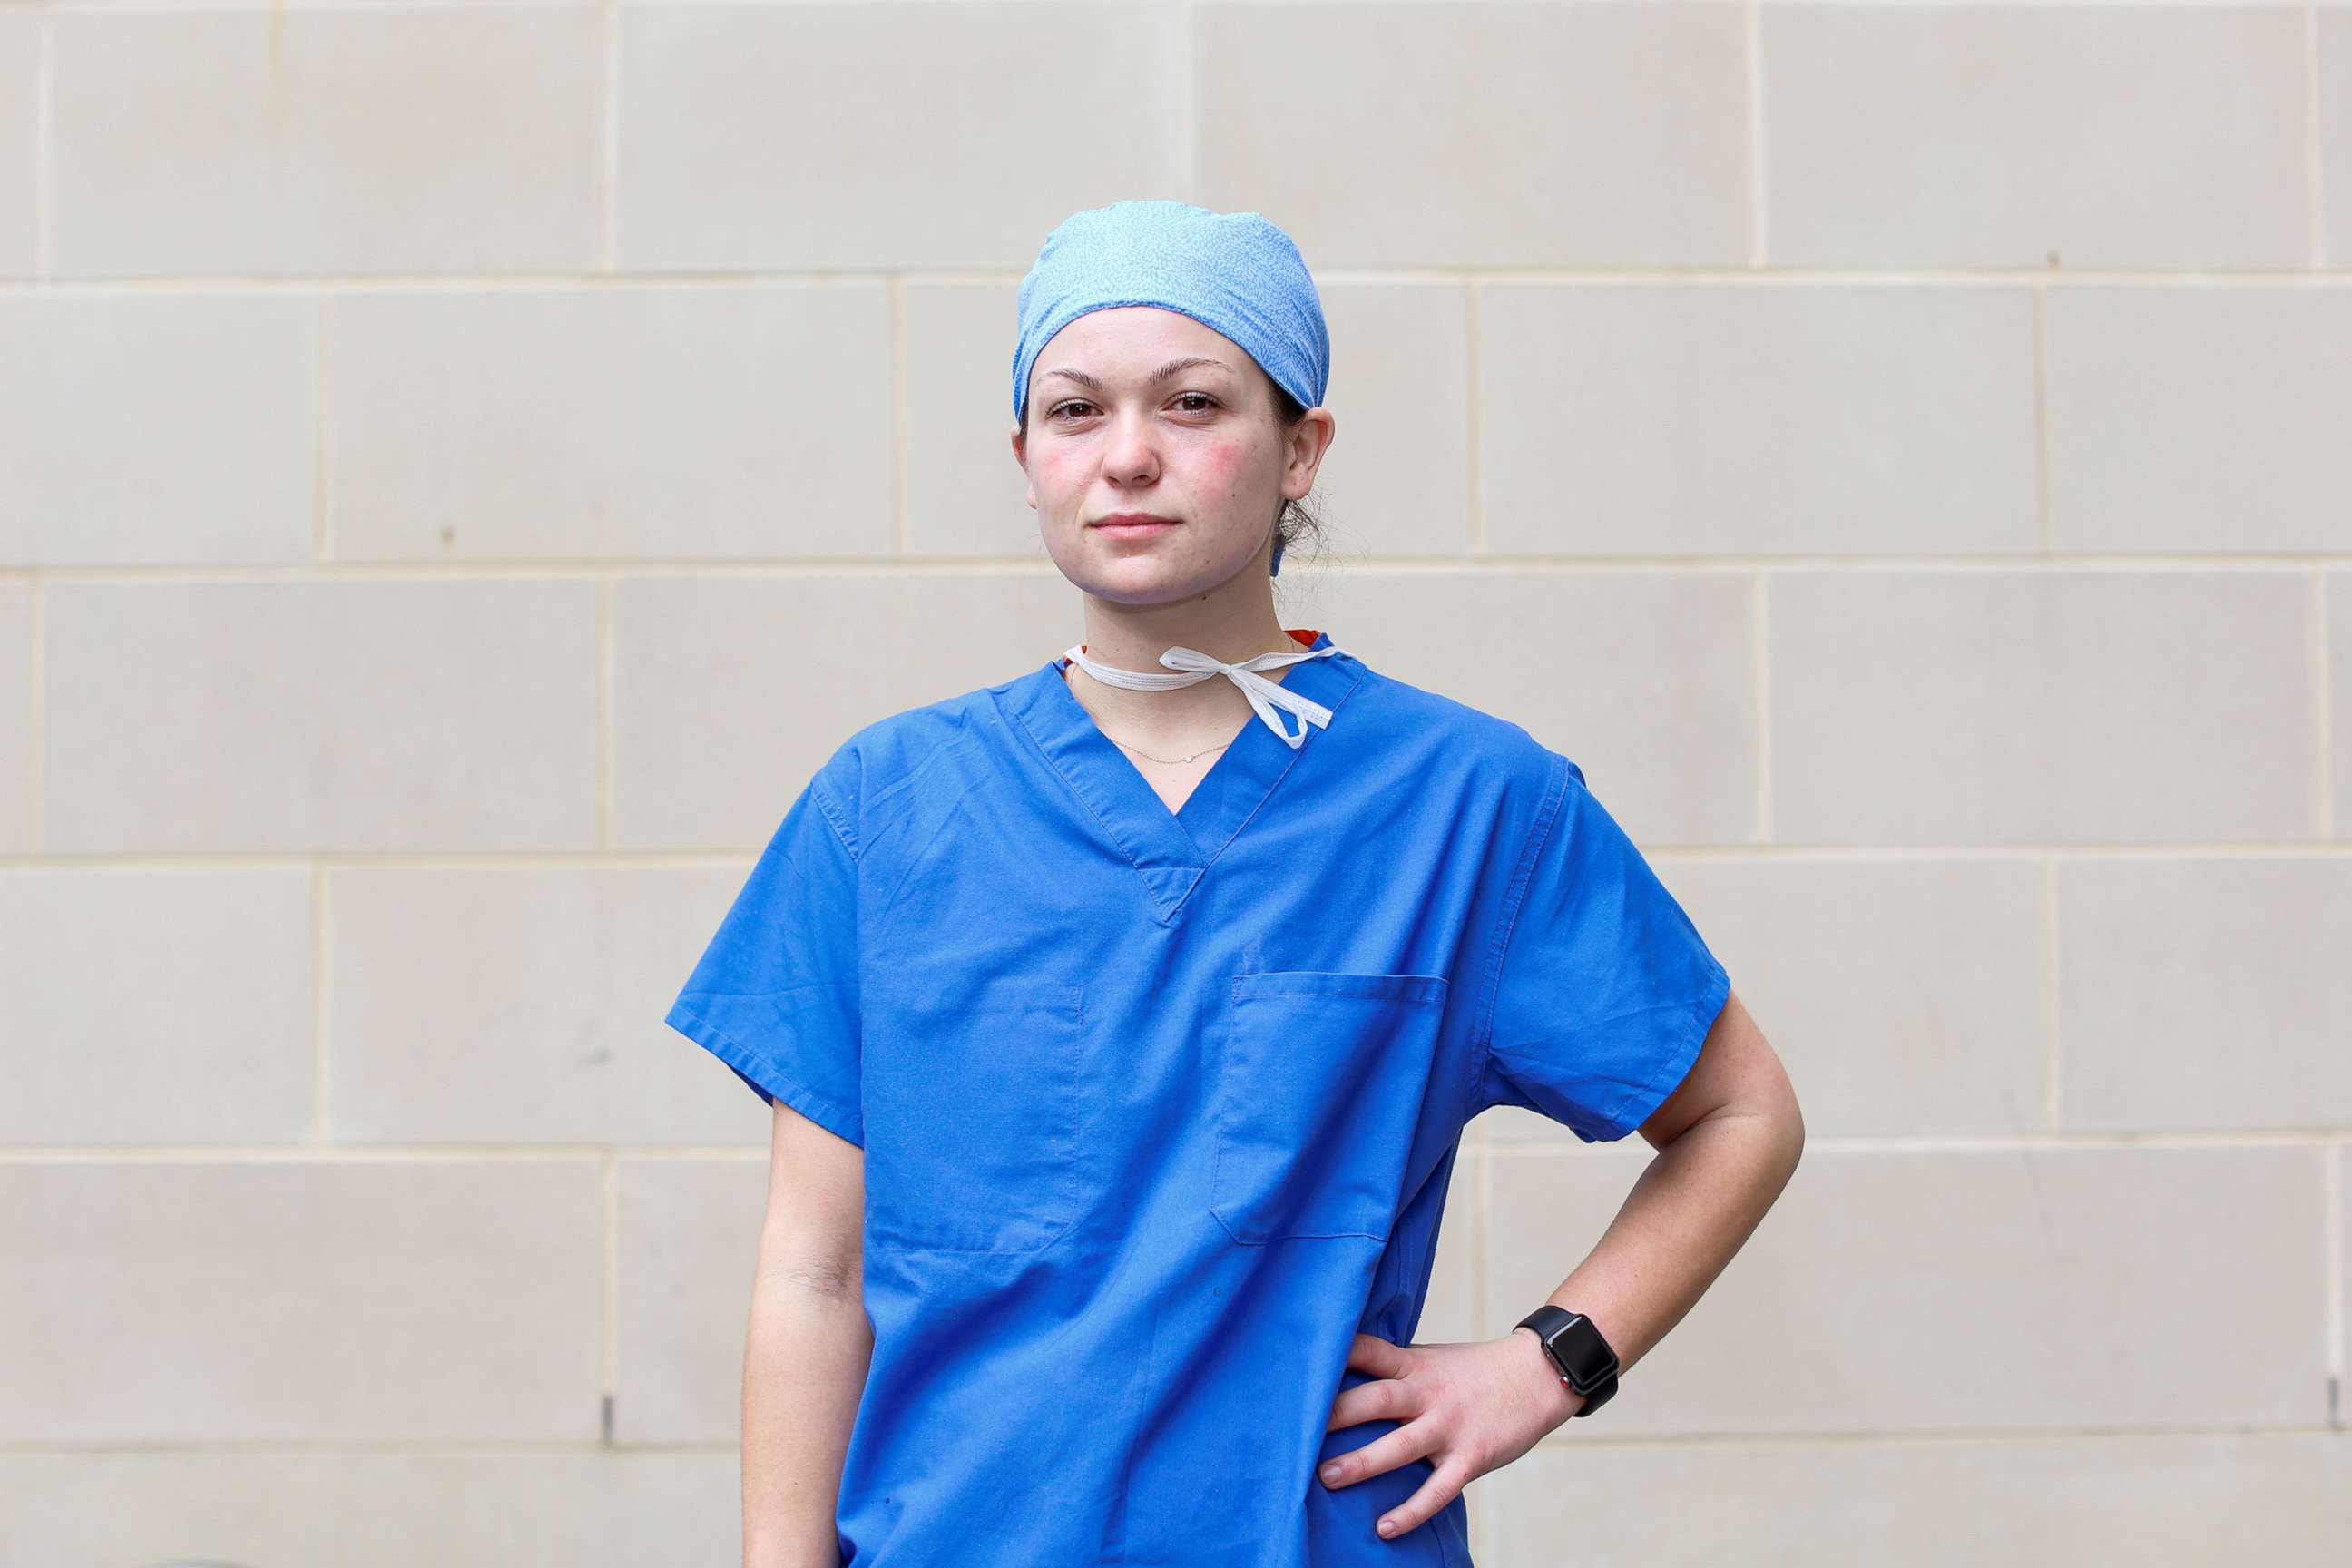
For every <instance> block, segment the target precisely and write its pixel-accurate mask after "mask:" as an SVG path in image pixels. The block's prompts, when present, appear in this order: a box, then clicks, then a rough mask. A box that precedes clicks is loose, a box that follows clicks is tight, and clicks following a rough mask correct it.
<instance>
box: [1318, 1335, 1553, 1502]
mask: <svg viewBox="0 0 2352 1568" xmlns="http://www.w3.org/2000/svg"><path fill="white" fill-rule="evenodd" d="M1348 1364H1349V1366H1351V1367H1360V1368H1361V1369H1362V1370H1364V1371H1366V1372H1369V1373H1371V1374H1372V1380H1371V1381H1368V1382H1364V1383H1360V1384H1357V1385H1356V1386H1355V1387H1353V1388H1344V1389H1341V1390H1340V1391H1339V1398H1338V1399H1336V1400H1334V1401H1333V1402H1332V1404H1331V1419H1330V1420H1329V1421H1328V1423H1326V1425H1325V1426H1324V1428H1323V1429H1324V1430H1325V1431H1327V1432H1329V1431H1335V1430H1337V1429H1338V1428H1339V1427H1341V1426H1354V1425H1356V1424H1357V1423H1358V1422H1360V1421H1374V1420H1380V1419H1382V1418H1386V1419H1388V1420H1391V1421H1398V1422H1402V1423H1403V1425H1402V1426H1399V1427H1397V1429H1396V1430H1395V1431H1393V1432H1386V1433H1382V1434H1381V1436H1378V1437H1376V1438H1374V1439H1373V1440H1372V1441H1370V1442H1369V1443H1367V1444H1365V1445H1364V1446H1363V1447H1360V1448H1358V1449H1355V1450H1354V1451H1352V1452H1350V1453H1346V1454H1341V1455H1339V1456H1338V1457H1337V1458H1331V1459H1327V1460H1325V1461H1324V1463H1323V1465H1322V1468H1320V1469H1318V1471H1317V1472H1316V1473H1317V1475H1318V1476H1319V1477H1320V1478H1321V1479H1322V1481H1323V1484H1324V1485H1325V1486H1327V1487H1333V1488H1338V1487H1344V1486H1350V1485H1352V1484H1354V1483H1355V1482H1357V1481H1360V1480H1362V1479H1364V1478H1365V1477H1367V1476H1376V1475H1379V1474H1381V1472H1382V1471H1384V1470H1392V1469H1394V1468H1397V1467H1398V1466H1399V1465H1402V1464H1404V1463H1405V1462H1406V1461H1408V1460H1412V1459H1428V1460H1429V1461H1431V1463H1432V1464H1433V1465H1434V1466H1435V1467H1436V1472H1435V1473H1434V1474H1433V1475H1432V1476H1431V1477H1430V1478H1429V1479H1427V1480H1425V1481H1423V1483H1422V1485H1421V1489H1420V1490H1418V1491H1416V1492H1414V1493H1413V1494H1412V1496H1411V1497H1409V1498H1407V1499H1405V1500H1404V1501H1403V1502H1402V1503H1400V1504H1398V1505H1397V1506H1396V1507H1395V1508H1392V1509H1391V1510H1389V1511H1388V1512H1386V1513H1384V1514H1382V1515H1381V1518H1380V1522H1379V1525H1378V1526H1377V1528H1378V1529H1379V1531H1380V1532H1381V1535H1382V1536H1383V1537H1385V1538H1386V1539H1389V1540H1391V1541H1393V1540H1394V1539H1396V1538H1397V1537H1398V1536H1400V1535H1402V1534H1403V1533H1404V1532H1405V1531H1408V1530H1412V1529H1413V1528H1414V1527H1416V1526H1418V1525H1420V1524H1421V1523H1422V1522H1423V1521H1426V1520H1427V1519H1428V1518H1429V1517H1430V1516H1431V1515H1433V1514H1434V1513H1435V1512H1437V1510H1439V1509H1442V1508H1444V1506H1445V1505H1446V1504H1447V1503H1450V1502H1452V1501H1453V1500H1454V1499H1455V1498H1456V1497H1457V1496H1459V1495H1460V1494H1461V1491H1462V1489H1463V1488H1464V1487H1465V1486H1468V1485H1469V1484H1470V1483H1471V1482H1472V1481H1473V1480H1475V1479H1477V1478H1478V1477H1480V1476H1483V1475H1485V1474H1486V1472H1487V1471H1489V1470H1499V1469H1501V1468H1503V1467H1504V1466H1505V1465H1507V1464H1509V1463H1510V1462H1511V1461H1512V1460H1513V1459H1516V1458H1518V1457H1519V1456H1520V1455H1522V1454H1524V1453H1526V1452H1527V1451H1528V1449H1529V1448H1532V1447H1535V1446H1536V1443H1537V1441H1538V1439H1539V1438H1541V1437H1542V1436H1543V1435H1544V1434H1545V1433H1547V1432H1549V1431H1550V1430H1551V1429H1552V1428H1553V1427H1555V1426H1559V1424H1560V1423H1561V1422H1563V1421H1565V1420H1567V1419H1568V1418H1569V1417H1570V1416H1571V1415H1575V1414H1576V1412H1577V1409H1578V1407H1579V1406H1580V1405H1583V1403H1584V1396H1583V1395H1582V1394H1579V1393H1577V1392H1576V1390H1574V1389H1572V1388H1570V1387H1569V1386H1568V1384H1565V1383H1562V1382H1561V1381H1560V1378H1559V1372H1558V1371H1557V1370H1555V1369H1554V1368H1553V1366H1552V1364H1551V1358H1550V1357H1549V1356H1548V1355H1546V1354H1544V1349H1543V1346H1542V1345H1540V1344H1538V1342H1537V1341H1536V1337H1535V1335H1533V1334H1531V1333H1527V1334H1523V1333H1521V1332H1519V1331H1517V1329H1513V1330H1512V1331H1510V1332H1509V1333H1507V1334H1505V1335H1504V1336H1503V1337H1502V1338H1501V1339H1499V1340H1473V1341H1469V1342H1465V1343H1460V1344H1432V1345H1400V1344H1392V1343H1391V1342H1389V1341H1387V1340H1384V1339H1381V1337H1380V1336H1379V1335H1377V1334H1363V1333H1360V1334H1358V1335H1357V1336H1356V1342H1355V1343H1354V1345H1352V1346H1351V1347H1349V1352H1348Z"/></svg>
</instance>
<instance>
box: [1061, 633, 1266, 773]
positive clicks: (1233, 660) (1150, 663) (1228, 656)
mask: <svg viewBox="0 0 2352 1568" xmlns="http://www.w3.org/2000/svg"><path fill="white" fill-rule="evenodd" d="M1088 618H1089V620H1090V621H1091V619H1092V617H1091V616H1089V617H1088ZM1089 629H1090V630H1091V627H1090V628H1089ZM1083 640H1084V642H1085V644H1086V654H1087V658H1089V659H1092V660H1093V661H1095V662H1096V663H1097V664H1106V665H1108V666H1110V667H1111V668H1114V669H1132V670H1137V671H1140V672H1145V673H1150V672H1156V671H1159V670H1162V669H1165V668H1167V667H1166V666H1165V665H1163V664H1161V663H1160V654H1161V653H1162V652H1163V651H1164V650H1166V649H1167V648H1169V647H1177V646H1181V647H1190V648H1196V649H1198V650H1199V651H1201V652H1202V653H1205V654H1207V655H1208V656H1209V657H1210V658H1216V659H1222V660H1223V661H1224V662H1226V663H1228V664H1239V663H1240V662H1241V661H1242V660H1244V659H1246V658H1255V656H1257V655H1259V654H1262V653H1303V652H1305V651H1306V647H1307V645H1306V643H1304V642H1302V641H1300V640H1299V639H1298V638H1297V637H1292V636H1291V635H1290V634H1289V633H1288V632H1287V631H1286V630H1284V629H1283V628H1282V627H1281V626H1279V625H1277V626H1274V627H1273V628H1272V629H1271V631H1270V632H1261V633H1255V634H1252V635H1249V636H1246V637H1240V636H1231V635H1229V636H1226V637H1222V638H1220V637H1206V636H1203V637H1202V640H1200V641H1197V642H1196V641H1193V640H1192V638H1191V637H1183V636H1168V637H1158V638H1157V639H1156V640H1155V638H1154V637H1153V636H1152V634H1151V633H1150V631H1148V630H1146V631H1142V632H1140V633H1139V632H1138V631H1137V630H1135V629H1133V628H1120V630H1119V631H1118V634H1117V636H1116V637H1115V640H1114V641H1112V642H1110V643H1108V644H1107V643H1105V642H1098V641H1097V640H1095V638H1094V637H1091V636H1089V637H1086V638H1085V639H1083ZM1295 668H1297V666H1296V665H1290V664H1285V665H1277V666H1276V667H1274V668H1270V669H1261V670H1259V671H1258V672H1257V673H1258V674H1259V675H1261V676H1263V677H1265V679H1268V680H1271V681H1273V682H1275V683H1276V684H1277V685H1279V684H1281V683H1282V682H1283V681H1284V680H1285V679H1287V677H1288V676H1289V674H1290V672H1291V671H1292V670H1293V669H1295ZM1062 675H1063V679H1065V680H1066V681H1067V682H1068V683H1069V688H1070V691H1071V694H1072V695H1073V696H1075V697H1076V699H1077V700H1078V703H1079V706H1081V707H1083V708H1084V709H1086V710H1087V712H1088V713H1090V714H1092V715H1093V716H1094V717H1095V719H1096V720H1097V721H1098V722H1100V723H1101V724H1102V725H1103V726H1104V727H1105V728H1106V729H1108V730H1110V731H1113V732H1115V733H1116V734H1118V736H1119V737H1120V738H1121V739H1122V740H1125V741H1128V742H1130V743H1133V744H1136V745H1141V746H1145V747H1148V748H1150V749H1153V750H1162V749H1164V750H1170V751H1180V752H1181V751H1188V750H1192V749H1195V748H1197V747H1199V746H1202V745H1213V744H1215V743H1216V742H1218V741H1221V740H1224V739H1227V738H1229V737H1230V736H1231V734H1232V733H1233V731H1235V730H1237V729H1238V728H1239V727H1240V726H1241V725H1243V724H1244V723H1245V722H1249V721H1253V720H1254V719H1255V717H1256V711H1255V710H1254V709H1253V708H1251V707H1250V702H1249V699H1248V698H1247V697H1245V696H1244V695H1243V694H1242V691H1241V689H1240V688H1238V687H1236V686H1235V685H1234V683H1233V682H1232V681H1230V680H1228V679H1225V678H1224V677H1223V676H1222V675H1212V676H1210V677H1209V678H1208V679H1205V680H1196V681H1194V682H1193V683H1192V685H1190V686H1180V687H1177V688H1175V689H1171V690H1167V691H1137V690H1134V689H1130V688H1128V687H1124V686H1112V685H1109V684H1108V683H1107V682H1104V681H1099V680H1097V679H1094V677H1092V676H1090V675H1088V674H1087V672H1086V670H1085V668H1082V667H1081V666H1080V665H1079V664H1078V662H1077V661H1076V659H1072V660H1070V661H1069V663H1068V664H1066V665H1065V666H1064V667H1063V671H1062Z"/></svg>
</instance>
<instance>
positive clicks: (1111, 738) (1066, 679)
mask: <svg viewBox="0 0 2352 1568" xmlns="http://www.w3.org/2000/svg"><path fill="white" fill-rule="evenodd" d="M1069 683H1070V672H1069V670H1068V668H1064V669H1063V671H1062V684H1063V685H1065V686H1067V685H1068V684H1069ZM1095 728H1096V729H1097V730H1099V731H1102V735H1103V738H1104V739H1105V740H1107V741H1108V742H1110V743H1111V744H1112V745H1114V746H1127V749H1128V750H1129V751H1130V752H1134V753H1135V754H1136V755H1137V756H1139V757H1151V760H1152V761H1153V762H1155V763H1171V764H1173V763H1189V762H1192V761H1193V760H1195V759H1196V758H1200V757H1205V756H1207V755H1208V754H1209V753H1210V752H1222V751H1223V750H1224V749H1225V748H1226V747H1227V746H1230V745H1232V744H1233V742H1231V741H1220V742H1217V743H1216V744H1215V745H1213V746H1204V747H1202V749H1201V750H1199V751H1197V752H1191V753H1189V754H1187V755H1185V756H1181V757H1152V756H1151V753H1150V752H1147V751H1145V750H1144V749H1143V748H1142V747H1140V746H1130V745H1128V743H1127V742H1125V741H1122V740H1120V739H1119V738H1118V736H1117V735H1114V734H1112V733H1111V732H1110V731H1108V730H1103V727H1102V725H1101V724H1099V723H1097V724H1096V726H1095Z"/></svg>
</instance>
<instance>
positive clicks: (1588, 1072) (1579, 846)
mask: <svg viewBox="0 0 2352 1568" xmlns="http://www.w3.org/2000/svg"><path fill="white" fill-rule="evenodd" d="M1552 766H1553V771H1552V774H1551V778H1552V784H1551V789H1550V796H1551V797H1552V798H1549V799H1548V805H1549V809H1548V810H1546V811H1544V812H1542V813H1539V814H1538V821H1537V823H1536V826H1535V827H1534V829H1533V834H1534V836H1535V838H1534V842H1533V843H1531V844H1530V846H1529V847H1528V851H1527V853H1526V855H1524V856H1523V857H1522V863H1523V864H1524V865H1525V866H1526V868H1527V869H1526V871H1525V881H1524V886H1523V889H1522V891H1521V894H1520V897H1519V899H1518V900H1517V903H1516V905H1515V906H1513V908H1512V911H1511V913H1510V915H1509V916H1508V919H1509V921H1510V928H1509V931H1508V933H1507V936H1506V937H1505V939H1504V947H1503V953H1502V958H1501V960H1500V968H1499V970H1498V971H1497V973H1496V978H1495V982H1494V1004H1493V1010H1492V1013H1491V1022H1490V1025H1489V1026H1488V1028H1487V1030H1486V1041H1487V1047H1486V1053H1485V1056H1484V1057H1483V1058H1482V1063H1483V1065H1482V1068H1481V1077H1480V1081H1479V1087H1478V1095H1477V1101H1476V1106H1475V1109H1474V1110H1473V1112H1472V1114H1473V1115H1475V1114H1476V1111H1477V1110H1485V1109H1486V1108H1487V1107H1489V1106H1494V1105H1516V1106H1519V1107H1521V1108H1522V1109H1525V1110H1534V1111H1538V1112H1540V1113H1541V1114H1542V1115H1544V1116H1547V1117H1549V1118H1550V1119H1551V1120H1552V1121H1558V1122H1560V1123H1562V1124H1563V1125H1565V1126H1567V1127H1568V1128H1569V1129H1570V1131H1573V1132H1574V1133H1575V1134H1576V1135H1577V1136H1578V1137H1579V1138H1580V1139H1582V1140H1583V1141H1584V1142H1588V1143H1605V1142H1613V1141H1614V1140H1616V1139H1620V1138H1622V1137H1624V1136H1625V1134H1627V1133H1628V1132H1631V1131H1633V1129H1635V1128H1636V1127H1639V1126H1640V1125H1641V1124H1642V1123H1643V1121H1647V1120H1648V1119H1649V1117H1650V1114H1651V1112H1653V1111H1654V1110H1657V1108H1658V1106H1659V1105H1660V1104H1661V1103H1662V1102H1664V1100H1665V1098H1666V1097H1667V1096H1668V1095H1670V1094H1672V1093H1673V1092H1674V1091H1675V1088H1676V1086H1677V1085H1679V1084H1680V1083H1681V1082H1682V1080H1683V1079H1684V1077H1685V1074H1687V1073H1688V1072H1689V1071H1690V1067H1691V1064H1692V1063H1693V1062H1694V1061H1696V1060H1697V1058H1698V1053H1699V1047H1701V1046H1702V1045H1703V1044H1704V1043H1705V1042H1706V1033H1707V1030H1708V1029H1709V1028H1711V1027H1712V1026H1714V1023H1715V1020H1716V1017H1717V1015H1718V1014H1720V1013H1721V1012H1722V1010H1723V1005H1724V1002H1725V999H1726V998H1727V997H1728V996H1729V995H1730V994H1731V978H1730V976H1729V975H1728V974H1727V973H1725V971H1724V967H1723V965H1722V964H1721V963H1718V962H1717V960H1716V957H1715V955H1714V954H1713V953H1712V952H1708V951H1707V946H1706V942H1703V941H1702V940H1700V937H1699V934H1698V930H1697V928H1696V926H1694V925H1692V923H1691V921H1690V917H1689V916H1687V915H1685V913H1684V912H1683V908H1682V906H1681V905H1680V904H1678V903H1676V902H1675V899H1674V896H1673V895H1672V894H1670V893H1668V892H1667V891H1666V889H1665V886H1664V884H1663V883H1662V882H1660V881H1659V880H1658V878H1657V874H1656V873H1655V872H1654V871H1653V870H1652V869H1651V868H1650V864H1649V862H1648V861H1646V860H1644V859H1643V858H1642V853H1641V851H1640V850H1639V849H1637V848H1635V847H1634V846H1633V840H1632V839H1631V838H1629V837H1626V835H1625V831H1624V829H1623V828H1622V827H1620V826H1618V825H1617V821H1616V819H1615V818H1614V817H1612V816H1610V815H1609V813H1608V812H1607V811H1606V810H1604V809H1603V808H1602V806H1601V802H1600V801H1599V800H1598V799H1596V798H1595V797H1594V796H1593V795H1592V794H1591V791H1590V790H1588V789H1587V788H1586V787H1585V784H1584V770H1583V769H1581V768H1580V767H1578V766H1577V765H1576V764H1575V763H1572V762H1570V761H1569V760H1568V759H1567V758H1565V757H1561V756H1559V755H1558V754H1557V753H1555V754H1554V761H1553V765H1552Z"/></svg>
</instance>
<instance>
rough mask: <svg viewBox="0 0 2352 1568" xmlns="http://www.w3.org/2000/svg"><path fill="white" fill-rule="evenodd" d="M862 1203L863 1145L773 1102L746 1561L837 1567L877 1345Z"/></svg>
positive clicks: (749, 1431) (756, 1310)
mask: <svg viewBox="0 0 2352 1568" xmlns="http://www.w3.org/2000/svg"><path fill="white" fill-rule="evenodd" d="M865 1208H866V1153H865V1151H864V1150H862V1149H860V1148H859V1147H858V1146H857V1145H856V1144H855V1143H851V1142H846V1141H845V1140H843V1139H841V1138H837V1137H835V1135H834V1134H833V1133H831V1132H829V1131H825V1130H824V1128H822V1127H819V1126H818V1125H817V1124H816V1123H814V1121H809V1120H808V1119H807V1118H806V1117H804V1116H803V1115H802V1114H801V1113H800V1112H799V1111H797V1110H793V1108H792V1107H791V1106H789V1105H786V1104H785V1103H783V1102H782V1100H778V1101H776V1103H775V1137H774V1145H773V1149H772V1152H771V1154H770V1157H769V1166H768V1208H767V1217H766V1218H765V1220H764V1221H763V1222H762V1224H761V1229H760V1253H759V1264H758V1268H757V1271H756V1273H755V1274H754V1275H753V1277H752V1283H751V1327H750V1331H749V1332H748V1333H747V1335H746V1337H745V1344H744V1355H743V1562H744V1568H840V1563H841V1547H840V1542H839V1538H838V1536H837V1535H836V1533H835V1529H834V1515H835V1507H836V1505H837V1504H838V1502H839V1500H840V1491H841V1467H842V1460H843V1457H844V1456H845V1454H846V1453H847V1452H848V1449H849V1431H850V1426H851V1424H852V1423H853V1421H854V1420H855V1418H856V1414H857V1401H858V1397H859V1395H860V1394H863V1393H864V1391H865V1387H866V1364H867V1363H868V1361H869V1359H870V1358H871V1356H872V1354H873V1350H874V1338H873V1331H872V1330H871V1328H870V1326H869V1325H868V1324H867V1323H866V1296H865V1289H864V1287H863V1285H862V1283H861V1280H860V1270H861V1268H862V1262H863V1252H862V1227H863V1216H864V1215H865Z"/></svg>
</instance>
